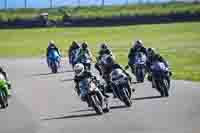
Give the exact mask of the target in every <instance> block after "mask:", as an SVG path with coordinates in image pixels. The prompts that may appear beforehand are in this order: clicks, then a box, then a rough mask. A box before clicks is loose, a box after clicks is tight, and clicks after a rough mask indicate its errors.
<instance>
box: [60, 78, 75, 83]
mask: <svg viewBox="0 0 200 133" xmlns="http://www.w3.org/2000/svg"><path fill="white" fill-rule="evenodd" d="M73 80H74V79H73V78H69V79H62V80H60V81H61V82H67V81H73Z"/></svg>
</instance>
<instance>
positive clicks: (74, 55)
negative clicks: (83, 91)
mask: <svg viewBox="0 0 200 133" xmlns="http://www.w3.org/2000/svg"><path fill="white" fill-rule="evenodd" d="M79 51H80V46H79V44H78V43H77V42H76V41H73V42H72V44H71V46H70V48H69V50H68V58H69V63H70V64H71V65H72V66H73V67H74V65H75V64H76V63H77V59H78V54H79Z"/></svg>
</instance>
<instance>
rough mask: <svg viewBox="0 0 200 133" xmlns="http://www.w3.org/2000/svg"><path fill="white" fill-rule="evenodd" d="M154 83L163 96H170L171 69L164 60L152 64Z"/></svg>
mask: <svg viewBox="0 0 200 133" xmlns="http://www.w3.org/2000/svg"><path fill="white" fill-rule="evenodd" d="M151 75H152V84H153V86H155V88H156V89H157V90H158V91H159V92H160V94H161V96H163V97H168V96H169V89H170V76H171V73H170V71H169V69H168V68H167V67H166V66H165V64H164V63H162V62H155V63H153V65H152V66H151Z"/></svg>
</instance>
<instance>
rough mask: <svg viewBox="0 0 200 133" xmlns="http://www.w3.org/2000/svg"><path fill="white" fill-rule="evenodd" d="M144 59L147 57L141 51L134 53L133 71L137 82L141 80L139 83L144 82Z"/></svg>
mask: <svg viewBox="0 0 200 133" xmlns="http://www.w3.org/2000/svg"><path fill="white" fill-rule="evenodd" d="M146 60H147V57H146V55H144V54H143V53H142V52H138V53H136V57H135V64H134V65H135V66H134V69H135V70H134V73H135V76H136V80H137V82H141V83H143V82H144V78H145V75H146Z"/></svg>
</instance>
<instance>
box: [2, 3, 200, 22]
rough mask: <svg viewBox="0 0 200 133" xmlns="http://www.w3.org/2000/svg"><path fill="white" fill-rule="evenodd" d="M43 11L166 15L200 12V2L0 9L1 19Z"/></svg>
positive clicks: (87, 15) (52, 16)
mask: <svg viewBox="0 0 200 133" xmlns="http://www.w3.org/2000/svg"><path fill="white" fill-rule="evenodd" d="M41 12H48V13H49V18H50V19H52V20H57V19H62V16H63V14H64V13H65V12H66V13H69V14H71V16H72V17H83V18H95V17H111V16H120V15H152V14H153V15H164V14H169V13H185V12H190V13H199V12H200V4H194V3H168V4H144V5H128V6H105V7H97V6H92V7H91V6H90V7H81V8H72V7H60V8H53V9H16V10H8V11H5V10H0V19H3V20H8V19H11V20H12V19H15V18H32V17H34V16H37V15H38V14H39V13H41Z"/></svg>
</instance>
